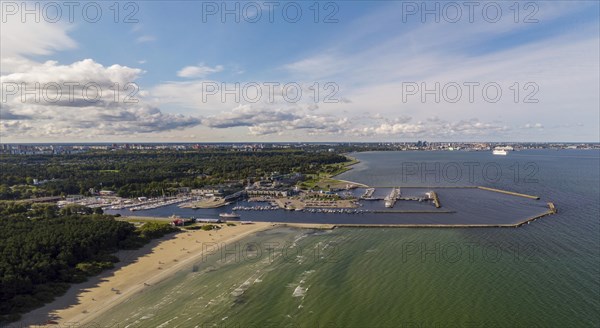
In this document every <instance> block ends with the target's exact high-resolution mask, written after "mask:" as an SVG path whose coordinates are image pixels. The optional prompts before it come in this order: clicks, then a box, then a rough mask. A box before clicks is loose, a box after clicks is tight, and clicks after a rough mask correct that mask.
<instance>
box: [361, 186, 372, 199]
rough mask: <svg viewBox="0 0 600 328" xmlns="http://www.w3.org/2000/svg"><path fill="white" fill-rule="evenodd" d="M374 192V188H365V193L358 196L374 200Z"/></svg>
mask: <svg viewBox="0 0 600 328" xmlns="http://www.w3.org/2000/svg"><path fill="white" fill-rule="evenodd" d="M374 192H375V188H367V190H365V193H364V194H363V195H362V196H360V199H364V200H374V199H375V198H373V193H374Z"/></svg>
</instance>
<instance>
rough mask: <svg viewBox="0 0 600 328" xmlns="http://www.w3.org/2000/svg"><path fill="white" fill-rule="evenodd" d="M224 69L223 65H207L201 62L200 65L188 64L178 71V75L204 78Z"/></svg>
mask: <svg viewBox="0 0 600 328" xmlns="http://www.w3.org/2000/svg"><path fill="white" fill-rule="evenodd" d="M221 71H223V66H221V65H217V66H215V67H210V66H205V65H203V64H200V65H198V66H186V67H184V68H182V69H181V70H180V71H179V72H177V76H179V77H184V78H203V77H206V76H208V75H210V74H213V73H218V72H221Z"/></svg>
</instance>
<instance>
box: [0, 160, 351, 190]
mask: <svg viewBox="0 0 600 328" xmlns="http://www.w3.org/2000/svg"><path fill="white" fill-rule="evenodd" d="M344 161H346V158H345V157H344V156H342V155H339V154H336V153H330V152H323V151H319V152H309V151H305V150H296V149H294V150H265V151H261V152H232V151H223V150H215V151H164V150H161V151H158V150H157V151H145V152H135V151H114V152H90V153H83V154H73V155H3V156H2V157H1V158H0V199H5V200H15V199H27V198H32V197H41V196H59V195H68V194H84V195H86V194H88V193H89V190H90V188H92V189H95V190H100V189H109V190H113V191H116V192H117V193H118V195H119V196H122V197H139V196H160V195H162V194H163V193H165V192H174V191H176V190H177V189H178V188H180V187H190V188H201V187H205V186H214V185H219V184H224V183H227V182H231V181H243V180H244V179H246V178H248V177H254V178H263V177H268V176H270V175H271V174H272V173H273V172H277V173H278V174H289V173H295V172H298V173H302V174H315V173H318V172H319V170H321V169H322V168H323V167H324V166H326V165H328V164H335V163H341V162H344ZM34 179H36V180H37V181H38V184H37V185H36V184H34V183H33V181H34Z"/></svg>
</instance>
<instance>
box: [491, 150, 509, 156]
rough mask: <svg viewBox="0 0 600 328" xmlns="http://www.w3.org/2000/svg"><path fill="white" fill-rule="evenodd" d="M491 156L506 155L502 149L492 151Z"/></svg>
mask: <svg viewBox="0 0 600 328" xmlns="http://www.w3.org/2000/svg"><path fill="white" fill-rule="evenodd" d="M492 154H494V155H501V156H506V155H507V154H508V153H507V152H506V150H504V149H494V150H493V151H492Z"/></svg>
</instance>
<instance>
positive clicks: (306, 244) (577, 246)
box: [95, 150, 600, 328]
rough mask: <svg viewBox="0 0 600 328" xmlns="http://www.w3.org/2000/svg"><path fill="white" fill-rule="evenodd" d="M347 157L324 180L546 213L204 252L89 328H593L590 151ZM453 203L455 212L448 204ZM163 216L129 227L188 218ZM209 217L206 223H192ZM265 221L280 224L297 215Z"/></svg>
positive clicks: (267, 240)
mask: <svg viewBox="0 0 600 328" xmlns="http://www.w3.org/2000/svg"><path fill="white" fill-rule="evenodd" d="M351 155H352V156H354V157H356V158H357V159H359V160H360V163H358V164H356V165H354V166H353V169H352V170H350V171H347V172H345V173H343V174H342V175H340V176H338V177H336V178H338V179H344V180H348V181H355V182H359V183H364V184H367V185H371V186H413V187H421V188H423V190H425V189H427V188H430V187H431V186H438V187H439V186H452V187H458V186H474V185H477V186H486V187H492V188H499V189H504V190H510V191H514V192H519V193H524V194H531V195H537V196H540V198H541V199H540V200H538V201H537V202H539V204H538V203H536V204H535V205H531V206H532V207H531V208H536V207H539V208H542V207H545V206H546V202H553V203H554V204H555V205H556V207H557V209H558V212H557V213H556V214H554V215H550V216H546V217H543V218H541V219H539V220H536V221H534V222H531V223H530V224H526V225H523V226H521V227H518V228H490V227H486V228H431V227H429V228H388V227H376V228H336V229H333V230H313V229H297V228H289V227H282V228H277V229H272V230H268V231H264V232H260V233H258V234H256V235H254V236H251V237H248V238H246V239H244V240H241V241H239V242H238V243H235V244H233V245H211V247H212V248H211V249H210V251H209V252H206V253H205V255H203V257H202V258H201V259H199V260H198V261H197V262H196V263H194V264H191V265H190V266H189V267H188V268H186V269H183V270H181V271H179V272H177V273H176V274H174V275H173V276H172V277H170V278H169V279H166V280H164V281H162V282H161V283H159V284H156V285H154V286H150V287H148V288H146V289H144V291H143V292H142V293H140V294H137V295H135V296H132V297H131V298H130V299H128V300H127V301H126V302H124V303H122V304H120V305H119V306H117V307H116V308H114V309H112V310H110V311H109V312H107V313H106V314H105V315H103V316H101V317H99V318H97V319H96V320H95V323H96V324H97V325H98V326H101V327H115V326H118V327H223V328H225V327H239V328H242V327H319V328H321V327H600V222H599V218H600V152H599V151H597V150H526V151H515V152H509V154H508V155H507V156H494V155H492V154H491V153H490V152H467V151H455V152H424V151H414V152H410V151H402V152H362V153H355V154H351ZM456 198H457V199H456V200H453V202H454V203H460V197H456ZM465 202H468V200H465ZM510 205H511V203H505V202H503V203H502V206H504V208H505V211H506V213H507V217H510V216H512V215H513V214H514V213H517V214H518V213H520V212H518V211H517V212H515V211H514V209H511V208H510ZM521 205H522V204H520V203H519V204H516V205H515V206H521ZM169 211H177V210H176V209H175V208H170V209H169V208H161V209H155V210H151V211H140V212H139V215H154V216H161V215H162V216H164V215H167V214H168V215H170V214H186V213H188V212H175V213H171V212H169ZM188 211H189V210H188ZM144 212H146V213H144ZM211 213H213V214H214V213H216V212H210V211H209V212H202V213H201V215H197V216H206V215H211ZM526 214H528V213H526ZM271 215H276V216H277V221H285V220H291V219H290V217H291V216H293V215H296V213H292V212H284V211H282V212H275V213H272V214H271ZM340 215H342V214H331V215H330V217H333V216H335V217H336V218H337V217H340ZM356 215H357V214H348V215H347V216H348V217H355V216H356ZM432 215H433V214H432ZM435 215H437V214H435ZM487 215H492V214H489V212H487V211H479V212H477V213H474V212H473V213H471V212H462V213H461V216H460V217H462V218H464V217H465V216H466V217H468V220H471V221H472V220H476V219H477V218H479V219H480V220H482V221H485V220H489V218H488V217H487ZM498 215H499V214H498V213H494V214H493V216H494V217H496V216H498ZM342 216H343V215H342ZM321 219H322V220H330V218H329V217H327V216H323V217H321ZM336 220H338V219H336ZM339 220H341V219H339ZM347 220H354V219H347Z"/></svg>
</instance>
